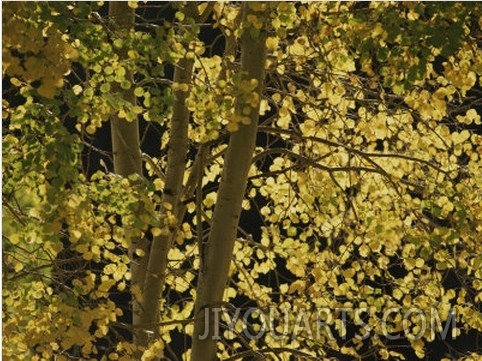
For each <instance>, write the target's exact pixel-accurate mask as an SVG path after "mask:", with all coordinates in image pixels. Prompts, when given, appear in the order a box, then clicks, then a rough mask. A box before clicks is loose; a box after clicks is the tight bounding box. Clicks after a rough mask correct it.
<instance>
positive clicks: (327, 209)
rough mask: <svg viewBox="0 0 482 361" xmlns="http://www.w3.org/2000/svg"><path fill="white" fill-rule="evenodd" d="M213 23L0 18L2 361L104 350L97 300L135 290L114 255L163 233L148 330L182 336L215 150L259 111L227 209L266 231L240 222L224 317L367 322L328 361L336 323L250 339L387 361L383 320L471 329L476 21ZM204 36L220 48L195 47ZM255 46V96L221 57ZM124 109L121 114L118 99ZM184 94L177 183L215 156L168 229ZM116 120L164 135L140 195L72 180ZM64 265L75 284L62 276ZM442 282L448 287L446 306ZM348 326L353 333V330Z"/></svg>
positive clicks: (101, 182) (48, 10) (472, 7)
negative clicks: (173, 139)
mask: <svg viewBox="0 0 482 361" xmlns="http://www.w3.org/2000/svg"><path fill="white" fill-rule="evenodd" d="M130 6H133V7H137V8H138V9H139V10H142V8H143V7H144V6H149V5H144V4H142V3H135V4H134V3H131V4H130ZM208 6H210V4H208V3H202V4H199V6H198V7H197V10H196V11H198V12H199V13H202V12H204V11H205V10H206V9H207V8H208ZM213 6H214V14H213V19H208V20H207V21H206V22H205V23H203V24H202V25H200V24H196V23H194V22H193V21H192V19H190V17H189V15H188V14H187V13H185V12H184V10H183V7H182V6H179V7H176V9H175V11H174V12H173V22H172V23H170V22H167V21H156V22H154V23H152V24H147V23H143V24H142V25H141V24H139V26H137V27H136V31H132V32H119V33H118V32H117V30H116V27H115V25H114V24H113V23H111V22H110V21H109V20H108V19H103V18H102V17H101V16H100V15H99V14H97V13H94V12H93V10H95V7H96V5H95V4H90V3H81V2H80V3H77V4H68V5H65V4H62V5H55V4H50V3H49V4H47V3H45V4H37V3H32V4H28V5H22V6H21V7H19V6H18V5H14V4H7V7H6V8H5V11H6V15H7V17H6V19H7V24H6V27H5V29H4V35H5V36H4V43H5V47H4V48H5V49H4V59H3V60H4V64H3V65H4V66H3V70H4V74H5V76H6V77H7V79H6V80H8V81H7V82H6V84H7V85H8V86H11V87H12V89H14V92H15V96H16V97H17V96H18V97H19V99H21V101H20V102H19V103H18V104H17V103H16V101H15V102H12V103H11V104H10V103H9V102H7V101H4V102H3V103H2V106H3V107H2V111H3V118H4V119H5V124H4V135H3V139H2V141H3V196H4V206H3V236H4V245H3V261H4V270H5V272H4V292H3V300H4V309H5V312H4V318H3V321H4V322H3V330H4V334H5V335H6V338H5V340H4V344H5V345H7V346H6V347H4V356H5V357H7V358H10V359H14V358H15V357H17V358H22V359H32V358H33V357H35V356H37V355H41V356H38V357H41V358H43V359H53V358H58V359H59V360H62V359H63V357H64V354H65V353H66V352H67V350H68V349H69V348H72V347H75V348H76V349H78V350H80V351H79V352H81V353H82V354H83V357H85V358H89V357H90V358H92V359H97V358H98V357H97V356H99V354H100V353H102V350H98V349H96V344H97V343H98V342H97V341H98V340H99V339H100V340H103V339H106V338H108V337H109V332H110V331H111V330H112V328H113V327H114V323H115V322H117V320H118V318H119V317H120V315H121V312H122V311H121V310H120V309H119V307H117V305H115V304H113V303H112V301H111V300H110V297H111V295H112V294H117V293H122V292H129V293H130V294H131V295H132V297H134V298H135V299H137V300H141V299H142V297H143V289H142V288H141V287H139V286H138V285H136V286H131V285H130V281H131V277H132V274H131V271H130V267H131V266H132V262H133V261H132V260H134V262H137V261H138V260H140V259H142V257H145V256H146V251H145V249H142V248H141V247H139V248H137V249H135V250H133V253H134V254H135V255H133V256H132V257H129V255H128V254H127V249H128V248H129V247H130V246H131V240H132V239H133V237H136V238H138V239H142V240H146V242H150V240H151V239H152V238H153V237H161V236H163V235H166V234H169V233H170V232H176V236H175V241H176V242H175V243H174V246H173V248H172V249H171V250H170V252H169V255H168V267H167V268H168V270H167V273H166V275H165V280H166V290H165V293H164V294H163V295H162V296H163V297H161V300H162V317H161V319H162V320H161V322H163V321H166V320H168V321H175V322H177V321H186V320H190V319H191V318H192V317H193V307H194V306H193V299H194V297H195V292H194V287H195V283H196V282H197V280H198V271H199V268H200V258H199V248H198V243H197V242H200V241H202V240H203V239H204V238H203V237H206V236H207V233H208V232H209V229H210V227H211V226H212V225H211V223H210V222H211V219H212V215H213V210H214V209H215V206H216V202H217V201H218V197H217V190H218V189H217V184H218V182H219V180H220V177H221V174H222V171H223V163H222V157H221V156H222V154H223V152H224V151H225V148H226V143H227V139H228V135H229V133H230V132H235V131H237V130H239V129H240V128H241V127H242V126H243V125H245V124H247V123H249V121H250V120H249V117H250V116H251V115H252V114H253V113H252V112H253V111H255V109H257V108H258V106H259V107H260V114H261V115H262V119H261V122H262V123H261V126H260V128H259V133H260V134H259V136H258V144H257V146H258V147H257V148H256V153H255V158H254V164H253V166H252V168H251V170H250V173H249V177H250V181H249V186H248V191H247V192H246V199H245V200H244V205H243V206H244V208H245V209H249V212H250V213H249V216H251V215H252V214H253V213H254V212H257V211H259V213H257V214H256V220H257V221H256V222H258V221H259V222H260V224H261V228H260V229H259V232H257V233H255V234H253V236H250V235H247V234H245V233H249V232H246V231H250V230H248V229H244V230H243V229H242V228H243V227H244V226H245V224H243V222H242V223H241V228H240V229H239V232H238V239H237V241H236V243H235V248H234V253H233V255H232V264H231V268H230V275H229V276H230V278H229V279H230V281H229V284H228V286H227V288H226V291H225V294H224V300H225V301H226V302H229V303H232V304H233V305H236V302H237V301H238V297H239V296H242V297H245V298H247V299H248V300H249V302H250V304H255V305H258V306H260V307H268V306H277V307H278V306H279V307H281V306H283V307H286V308H288V309H290V310H292V311H293V310H299V309H301V308H306V309H313V308H315V307H329V308H336V307H363V308H366V309H368V310H369V311H370V314H369V316H367V317H366V319H365V320H366V322H367V325H368V326H370V328H371V329H372V330H373V332H374V334H376V336H377V337H370V338H368V339H367V340H354V339H351V340H350V341H353V342H352V343H350V344H348V343H346V344H341V343H339V342H338V341H337V340H334V339H330V338H329V337H328V334H329V333H333V334H335V335H340V336H342V335H345V334H346V330H344V329H343V327H342V325H341V323H340V322H339V321H340V320H339V319H338V320H337V319H336V317H332V319H331V320H330V321H329V322H327V329H325V330H323V332H322V335H321V336H320V339H319V340H310V339H307V338H304V337H305V336H303V337H299V338H296V337H295V338H294V339H289V340H277V339H274V338H273V337H272V336H271V335H269V334H268V335H266V336H265V337H264V339H263V340H262V341H263V342H265V343H266V344H267V346H268V347H276V346H279V347H293V348H296V350H306V351H307V352H312V353H316V356H315V357H321V356H324V355H325V352H326V350H328V349H332V350H337V352H340V353H341V354H345V355H350V356H349V357H353V358H357V357H361V356H360V355H358V353H362V352H363V349H364V346H365V345H368V343H369V344H370V347H371V350H373V353H374V354H377V355H378V356H379V357H380V358H381V359H403V355H401V354H399V353H397V352H396V351H395V350H394V349H392V347H391V345H390V344H386V343H385V342H384V341H383V337H378V336H383V335H384V330H383V329H382V327H381V325H382V324H383V313H384V311H386V310H387V309H389V308H390V307H398V308H400V309H402V310H407V309H408V308H409V307H418V308H420V309H422V310H425V311H428V310H429V309H430V307H432V306H433V307H435V308H436V309H437V311H438V312H439V314H440V317H441V319H442V320H447V318H448V317H449V313H450V311H451V309H452V308H453V307H455V309H456V311H457V312H458V313H459V315H458V316H457V317H458V319H457V322H458V323H460V324H461V325H462V326H461V328H466V329H467V330H468V329H471V328H472V329H475V330H479V331H480V330H481V329H482V322H481V319H480V310H479V309H477V307H476V305H475V304H476V303H477V302H479V303H480V301H481V300H482V282H481V281H480V279H481V277H482V274H481V265H482V260H481V257H480V254H481V252H482V250H481V244H480V236H479V235H480V232H481V229H482V228H481V227H482V226H481V218H480V214H482V206H481V204H482V198H481V194H482V193H481V184H482V165H481V163H480V162H481V156H480V154H482V140H481V137H480V134H479V133H480V131H479V130H480V123H481V118H480V101H479V100H480V89H479V87H480V79H481V74H482V68H481V64H482V60H481V59H482V58H481V51H480V42H478V39H479V38H480V32H479V30H478V29H476V28H477V27H480V24H481V20H480V16H479V15H478V14H479V13H480V5H478V4H468V3H467V4H465V3H464V4H462V3H447V4H425V3H373V4H366V6H365V5H360V4H356V3H355V4H352V3H330V2H328V3H326V2H312V3H306V4H295V3H289V2H288V3H286V2H280V3H273V4H260V5H249V6H258V7H259V9H258V10H260V11H261V10H262V11H266V12H267V13H266V16H265V17H259V16H250V17H249V18H248V19H247V20H248V21H247V22H246V23H245V24H240V22H239V19H240V18H239V16H238V15H239V12H240V9H241V8H240V7H239V6H238V4H236V3H216V4H214V5H213ZM139 10H138V11H139ZM138 14H140V13H138ZM141 19H142V16H141V17H138V18H137V20H138V21H144V20H141ZM207 24H212V25H213V26H214V27H215V29H218V30H219V31H220V38H219V39H221V37H224V40H223V41H221V40H219V39H218V40H216V41H215V42H214V43H212V44H208V43H206V44H205V43H204V42H203V41H206V40H203V41H201V40H200V38H199V33H200V29H201V27H208V25H207ZM264 26H267V27H268V28H269V33H268V37H267V40H266V48H267V50H268V61H267V64H266V72H267V76H266V79H265V80H266V89H265V91H264V93H263V94H262V96H261V97H258V96H257V95H256V92H255V91H254V90H256V89H257V87H258V86H259V84H258V82H257V81H256V80H254V79H246V78H245V77H244V74H239V54H238V53H237V50H236V49H237V45H238V44H237V42H238V41H239V37H240V36H241V35H242V34H243V32H244V31H249V32H250V33H251V35H253V36H257V35H258V32H259V30H260V29H261V28H262V27H264ZM204 30H205V29H204V28H203V31H204ZM216 31H217V30H216ZM67 34H68V35H67ZM244 34H246V33H244ZM202 38H203V39H206V38H205V36H204V33H203V37H202ZM224 41H225V43H224ZM231 42H232V43H231ZM221 43H223V44H226V45H227V53H226V54H225V55H224V56H222V55H220V54H221V53H220V51H221V50H222V49H221V50H219V49H217V46H218V45H219V44H221ZM219 47H220V48H222V46H219ZM118 54H124V56H123V57H121V56H119V55H118ZM213 54H217V55H213ZM180 59H189V60H192V61H193V62H194V75H193V77H192V79H185V80H183V81H182V82H176V83H174V82H173V81H172V80H171V79H170V78H169V77H170V73H171V70H172V68H173V67H176V66H179V60H180ZM69 72H70V73H69ZM125 90H130V91H132V93H133V96H135V100H131V101H126V100H124V98H123V97H122V96H121V94H120V93H122V92H123V91H125ZM181 93H182V94H185V95H186V96H187V100H186V102H185V105H186V106H187V108H188V110H189V112H190V124H189V139H190V151H189V157H190V159H189V160H188V162H187V164H188V169H186V172H185V177H184V180H185V181H187V179H188V178H189V175H190V174H191V172H193V171H194V170H193V167H192V165H193V159H192V155H193V154H195V153H196V152H197V150H198V149H199V145H200V144H203V146H205V147H206V149H207V152H209V155H208V156H207V158H206V161H205V164H204V165H203V166H204V169H203V171H202V172H201V174H202V175H203V177H202V179H201V180H200V181H199V184H197V185H196V186H197V187H199V189H198V191H199V193H196V194H195V195H193V194H189V196H188V197H186V199H183V201H184V202H185V204H184V205H185V206H186V210H187V213H186V217H185V218H184V219H182V220H181V219H179V220H176V217H177V216H178V215H177V214H176V215H174V214H171V213H170V211H171V210H172V209H173V205H171V204H161V194H162V192H163V191H164V187H165V179H164V178H165V177H164V172H165V166H166V164H165V159H166V158H165V154H164V153H165V152H164V151H165V149H166V144H167V141H168V132H166V131H165V129H167V128H168V127H170V121H171V107H172V105H173V103H174V102H175V101H176V97H175V95H176V94H181ZM7 95H8V94H7ZM39 96H40V97H39ZM45 98H47V99H45ZM38 99H42V102H41V103H39V101H38ZM20 103H21V104H20ZM235 104H238V107H237V108H235ZM112 115H115V116H117V117H119V118H120V119H121V120H122V121H133V120H134V119H140V120H141V121H147V122H154V123H156V126H157V125H159V126H160V128H159V129H157V130H156V131H158V132H160V133H161V134H160V137H161V141H160V142H161V144H159V148H160V149H159V150H160V154H156V156H155V157H154V156H153V157H152V159H151V160H152V163H150V162H146V166H145V168H146V169H145V172H144V176H145V179H144V178H142V179H139V178H136V179H131V180H129V179H122V178H120V177H117V176H114V175H112V174H108V170H105V172H97V173H94V174H93V175H92V176H90V175H89V176H86V175H84V174H82V171H81V165H82V164H81V160H83V161H85V157H82V156H81V154H82V147H83V146H85V147H86V146H87V145H83V144H85V143H86V142H88V141H89V137H90V136H96V135H99V134H100V133H98V132H99V130H100V129H101V128H102V127H103V126H104V124H105V122H106V121H107V120H108V119H109V118H110V117H111V116H112ZM67 126H68V127H69V130H67ZM74 127H75V129H76V131H77V132H75V131H73V130H71V129H70V128H74ZM75 134H77V135H75ZM79 135H80V136H79ZM101 156H102V157H105V158H104V160H105V161H106V163H107V164H110V163H109V161H108V158H109V155H107V153H106V154H101ZM161 211H162V212H164V214H165V217H162V218H160V216H159V215H160V214H161ZM251 212H253V213H251ZM246 214H247V213H246ZM198 216H199V217H198ZM244 217H245V214H243V215H242V220H243V221H244V219H245V218H244ZM246 219H248V221H247V222H251V219H250V218H249V217H247V218H246ZM198 223H201V224H198ZM176 224H180V227H179V229H176V230H175V231H174V230H173V227H174V226H175V225H176ZM256 224H258V223H256ZM248 227H249V226H248ZM254 231H255V232H256V231H258V230H254ZM64 255H65V258H61V257H63V256H64ZM72 260H75V262H76V263H74V264H73V265H74V266H75V267H74V268H75V269H74V270H70V269H66V268H62V267H63V265H64V263H62V262H64V261H65V262H67V261H69V262H70V261H72ZM56 262H57V263H56ZM60 276H62V277H65V278H62V277H60ZM452 276H454V277H452ZM59 277H60V278H59ZM451 277H452V278H456V279H458V280H462V281H463V284H460V285H457V286H451V285H450V284H448V281H447V279H449V280H450V278H451ZM462 281H461V282H462ZM172 294H174V295H175V297H174V298H175V299H176V302H173V301H172V300H173V298H170V297H171V295H172ZM166 295H167V296H166ZM164 296H166V297H164ZM179 299H182V302H177V300H179ZM243 302H244V301H243ZM332 316H333V315H332ZM290 317H291V319H290V321H289V322H291V323H294V322H295V321H296V317H294V318H293V315H291V316H290ZM324 317H325V318H324V320H328V318H329V317H328V315H324ZM347 317H348V319H349V322H350V324H351V325H352V326H353V325H355V324H354V320H355V315H354V314H353V312H351V313H347ZM32 320H35V322H33V321H32ZM405 322H406V324H407V327H408V329H409V330H411V331H412V332H413V333H417V332H418V331H420V330H421V323H420V319H419V318H417V315H412V317H409V318H407V320H406V321H405ZM242 326H243V325H242V323H241V322H239V323H237V324H236V325H235V327H236V330H237V331H238V332H239V331H241V330H242ZM253 326H256V327H259V325H258V324H254V325H253ZM280 327H281V326H280V325H276V327H275V329H278V330H280ZM387 327H388V330H389V331H390V332H392V331H393V332H395V331H400V330H402V329H403V327H404V319H403V317H402V315H399V314H393V315H392V316H391V317H389V319H388V323H387ZM171 332H181V333H186V334H190V333H192V324H190V323H189V321H186V323H182V324H181V323H173V324H169V325H167V326H165V327H163V328H162V335H161V338H160V339H156V340H153V341H152V342H151V343H150V345H149V347H148V348H147V349H144V350H141V352H143V356H141V357H143V359H146V360H148V359H153V358H155V357H157V356H161V355H162V354H163V353H165V350H167V349H168V347H167V345H168V344H171V343H172V342H173V337H171ZM356 332H357V333H358V334H361V335H365V334H366V333H367V332H368V331H366V330H364V329H363V328H362V327H358V328H357V331H356ZM460 332H461V331H460V330H458V329H457V330H454V333H455V334H457V333H460ZM462 332H463V331H462ZM303 335H304V334H303ZM421 336H422V338H421V339H420V340H409V342H410V346H411V347H412V349H413V351H414V353H415V354H416V355H417V357H424V354H425V353H426V350H427V348H428V347H430V345H429V342H432V341H434V340H435V335H433V334H430V332H426V333H424V334H423V335H421ZM226 337H227V338H229V347H228V346H227V344H226V345H225V344H223V343H219V354H218V356H222V357H221V358H228V357H231V356H233V354H234V353H236V350H241V349H242V348H243V347H245V348H247V346H246V345H244V346H242V345H241V343H240V342H238V341H239V339H238V336H237V335H235V334H231V335H229V337H228V336H226ZM251 341H252V340H251ZM109 347H110V348H109V350H108V351H106V352H108V354H107V356H106V357H108V359H112V360H116V359H119V360H131V359H134V358H136V357H137V355H136V356H134V354H135V352H136V350H135V347H134V346H133V345H132V344H131V343H129V342H117V343H116V344H112V345H110V346H109ZM249 347H251V348H253V349H256V347H257V344H256V343H254V342H251V343H249ZM278 356H279V358H280V359H289V355H288V353H287V352H286V353H285V352H283V353H280V354H279V355H278ZM137 358H139V357H137ZM470 358H473V359H475V358H476V356H469V355H468V354H467V355H466V357H465V359H470Z"/></svg>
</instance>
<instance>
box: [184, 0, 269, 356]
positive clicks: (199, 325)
mask: <svg viewBox="0 0 482 361" xmlns="http://www.w3.org/2000/svg"><path fill="white" fill-rule="evenodd" d="M256 7H260V4H256V3H251V4H247V3H244V4H243V10H242V11H243V12H244V13H243V21H242V23H243V25H244V26H245V27H246V25H247V24H248V22H247V20H248V19H249V18H250V15H254V16H255V17H258V18H260V19H263V15H264V13H263V12H260V11H256V10H255V8H256ZM248 26H249V25H248ZM251 30H252V28H251ZM265 40H266V35H265V32H264V31H261V32H260V33H259V34H258V35H256V32H254V34H253V32H251V31H250V30H249V29H246V28H245V29H244V30H243V33H242V36H241V74H242V77H243V79H244V80H251V79H256V80H257V81H258V86H257V89H255V92H256V93H257V94H258V99H259V100H260V99H261V90H262V87H263V83H264V74H265V72H264V68H265V62H266V49H265ZM244 106H245V104H244V103H243V101H242V100H241V99H237V100H236V113H237V114H238V115H242V114H243V113H242V109H243V107H244ZM249 118H250V123H249V124H248V125H241V126H240V128H239V130H238V131H236V132H235V133H233V134H232V135H231V138H230V141H229V145H228V149H227V153H226V155H225V159H224V169H223V174H222V179H221V183H220V186H219V191H218V195H217V202H216V206H215V211H214V216H213V221H212V228H211V231H210V234H209V238H208V240H207V242H206V243H204V245H203V247H202V248H203V249H201V250H200V254H201V257H202V259H201V265H202V268H201V270H200V279H199V283H198V287H197V293H196V305H195V315H196V317H195V322H194V332H193V339H192V354H191V361H213V360H215V359H216V340H214V339H213V334H214V327H213V326H215V325H214V321H213V317H212V314H211V317H209V316H208V317H209V319H206V318H205V309H206V308H208V309H211V308H212V307H216V306H219V304H220V303H221V302H222V299H223V293H224V289H225V286H226V283H227V280H228V272H229V267H230V263H231V260H232V252H233V246H234V241H235V238H236V234H237V228H238V223H239V217H240V214H241V205H242V201H243V198H244V194H245V191H246V185H247V177H248V171H249V168H250V166H251V162H252V158H253V151H254V147H255V143H256V132H257V125H258V119H259V101H258V105H257V107H256V108H254V109H252V111H251V113H250V115H249ZM206 327H209V331H208V332H209V333H208V336H207V337H205V338H204V337H201V336H202V335H203V334H204V332H205V328H206Z"/></svg>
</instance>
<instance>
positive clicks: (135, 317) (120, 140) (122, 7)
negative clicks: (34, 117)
mask: <svg viewBox="0 0 482 361" xmlns="http://www.w3.org/2000/svg"><path fill="white" fill-rule="evenodd" d="M109 17H110V18H111V19H113V20H114V21H115V23H116V25H117V26H118V29H119V30H120V31H124V32H128V31H131V30H132V29H134V20H135V13H134V9H132V8H131V7H129V6H128V3H127V2H123V1H113V2H110V3H109ZM119 56H120V57H121V58H123V57H126V56H127V51H126V50H125V49H122V50H121V51H120V52H119ZM126 79H128V80H129V81H131V82H133V77H132V74H130V73H127V74H126ZM133 89H134V87H131V88H130V89H122V88H121V87H120V86H117V87H115V88H114V89H113V90H114V91H116V92H120V93H121V94H122V96H123V98H124V99H125V100H127V101H129V102H130V103H132V104H135V102H136V97H135V95H134V90H133ZM110 123H111V138H112V153H113V156H114V172H115V173H116V174H119V175H121V176H123V177H127V176H129V175H131V174H139V175H142V157H141V147H140V140H139V121H138V119H134V120H133V121H130V122H129V121H127V120H125V119H119V118H118V117H117V116H116V115H113V116H112V117H111V122H110ZM145 243H146V242H145V240H140V239H132V240H131V246H130V249H129V257H130V259H131V266H130V267H131V275H132V278H131V287H139V289H141V288H142V285H143V283H144V276H145V269H146V261H147V259H144V258H139V259H134V254H135V250H136V249H138V248H140V249H143V250H144V252H146V244H145ZM140 310H141V305H140V302H138V300H136V299H135V297H132V324H133V326H134V330H136V326H138V325H139V323H140V317H139V316H140V313H141V312H140ZM134 339H136V332H135V331H134ZM134 342H135V341H134Z"/></svg>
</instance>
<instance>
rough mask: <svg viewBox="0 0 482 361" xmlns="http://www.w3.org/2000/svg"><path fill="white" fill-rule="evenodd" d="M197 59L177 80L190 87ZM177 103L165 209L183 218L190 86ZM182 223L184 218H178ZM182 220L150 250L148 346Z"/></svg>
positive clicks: (194, 11) (191, 7)
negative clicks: (182, 199)
mask: <svg viewBox="0 0 482 361" xmlns="http://www.w3.org/2000/svg"><path fill="white" fill-rule="evenodd" d="M212 8H213V4H210V5H208V6H207V7H206V8H205V9H204V12H203V13H202V14H199V13H198V3H197V2H191V3H188V4H187V5H186V8H185V11H184V12H185V15H186V18H188V17H190V18H194V19H195V21H197V22H203V21H205V20H206V18H207V17H208V16H209V14H210V13H211V11H212ZM193 65H194V60H192V59H187V58H183V59H181V60H180V61H179V62H178V63H177V65H176V67H175V70H174V83H175V84H187V85H188V86H189V88H190V84H191V78H192V72H193ZM173 93H174V97H175V100H174V105H173V114H172V120H171V127H170V130H169V143H168V153H167V169H166V181H165V184H164V193H163V197H162V204H169V205H170V209H165V210H164V211H163V213H164V215H165V216H166V217H167V216H168V212H171V213H172V214H173V215H175V216H177V217H178V218H182V214H183V212H182V210H183V205H182V203H181V198H182V186H183V179H184V173H185V170H186V155H187V151H188V146H189V143H188V125H189V117H190V113H189V110H188V109H187V107H186V105H185V101H186V98H187V97H188V95H189V90H187V91H186V90H185V89H183V90H175V91H174V92H173ZM161 217H162V215H161ZM177 221H178V224H179V222H180V221H181V219H178V220H177ZM178 224H176V225H174V226H171V228H170V230H169V233H167V234H165V235H164V234H163V235H160V236H158V237H154V239H153V242H152V246H151V249H150V252H149V261H148V264H147V271H146V277H145V280H144V285H143V288H142V315H141V320H140V325H142V330H143V332H142V334H141V333H139V337H140V338H139V340H138V345H141V346H147V345H148V343H149V339H150V338H158V337H159V327H160V326H159V316H160V313H159V306H160V301H161V295H162V290H163V288H164V282H165V273H166V268H167V255H168V253H169V249H170V248H171V247H172V244H173V241H174V238H175V236H176V231H177V226H178Z"/></svg>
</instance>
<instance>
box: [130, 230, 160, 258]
mask: <svg viewBox="0 0 482 361" xmlns="http://www.w3.org/2000/svg"><path fill="white" fill-rule="evenodd" d="M151 233H152V235H153V236H154V237H159V236H160V235H161V234H162V229H160V228H157V227H153V228H151ZM136 252H137V251H136Z"/></svg>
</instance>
